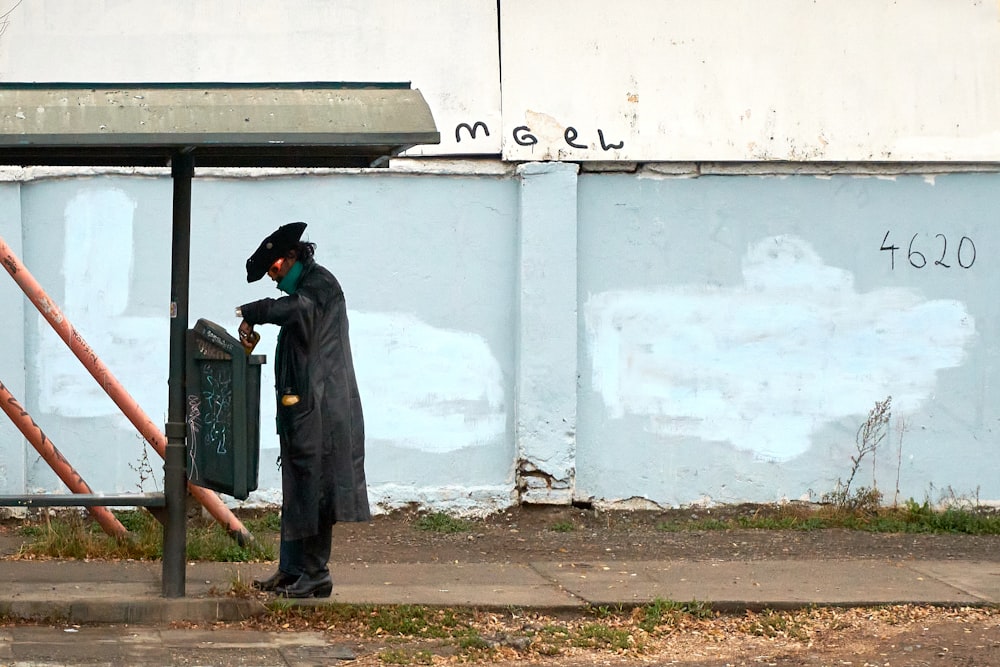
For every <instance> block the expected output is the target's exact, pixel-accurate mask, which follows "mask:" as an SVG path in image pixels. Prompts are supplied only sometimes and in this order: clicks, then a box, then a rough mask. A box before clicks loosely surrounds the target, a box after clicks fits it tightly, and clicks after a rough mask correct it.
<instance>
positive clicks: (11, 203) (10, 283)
mask: <svg viewBox="0 0 1000 667" xmlns="http://www.w3.org/2000/svg"><path fill="white" fill-rule="evenodd" d="M22 227H23V226H22V221H21V184H20V183H19V182H16V181H15V182H7V183H3V184H2V185H0V236H2V237H3V239H4V241H6V242H7V245H8V246H10V249H11V250H12V251H14V252H15V253H16V254H17V255H18V257H20V258H21V260H22V261H24V252H23V250H24V248H23V247H22V243H21V237H22ZM26 303H27V297H26V296H25V295H24V292H22V291H21V288H20V287H18V286H17V283H15V282H14V279H13V278H11V277H10V274H9V273H7V270H6V269H3V270H0V313H2V314H3V315H2V317H0V322H2V323H3V333H2V339H3V352H2V354H0V382H2V383H3V384H4V386H5V387H7V389H8V390H9V391H10V393H11V394H13V395H14V397H15V398H17V399H18V400H19V401H20V402H21V404H22V405H25V406H26V405H27V404H28V397H27V396H26V391H25V385H26V382H25V370H24V369H25V360H24V328H25V320H24V308H25V304H26ZM27 447H28V443H27V441H26V440H25V439H24V438H23V437H22V436H21V432H20V431H18V430H17V428H15V426H14V425H13V424H12V423H11V422H10V420H9V419H7V415H5V414H4V413H3V412H0V494H8V495H17V494H22V493H25V492H26V488H25V466H26V465H27V458H26V457H27V451H26V448H27ZM11 511H14V510H12V509H10V508H0V513H3V512H11Z"/></svg>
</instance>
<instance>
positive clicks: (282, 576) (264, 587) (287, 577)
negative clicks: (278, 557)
mask: <svg viewBox="0 0 1000 667" xmlns="http://www.w3.org/2000/svg"><path fill="white" fill-rule="evenodd" d="M298 579H299V578H298V577H297V576H296V575H294V574H288V573H287V572H282V571H281V570H278V571H277V572H275V573H274V574H272V575H271V576H270V577H268V578H267V579H254V580H253V584H252V586H253V587H254V588H256V589H257V590H258V591H276V590H278V589H279V588H284V587H285V586H289V585H291V584H294V583H295V582H296V581H298Z"/></svg>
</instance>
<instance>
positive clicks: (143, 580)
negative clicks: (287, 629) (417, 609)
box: [0, 558, 1000, 625]
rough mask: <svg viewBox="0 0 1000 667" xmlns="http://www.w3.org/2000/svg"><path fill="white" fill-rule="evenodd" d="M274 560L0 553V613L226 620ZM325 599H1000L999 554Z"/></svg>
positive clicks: (344, 591) (511, 572)
mask: <svg viewBox="0 0 1000 667" xmlns="http://www.w3.org/2000/svg"><path fill="white" fill-rule="evenodd" d="M273 568H274V565H273V564H257V563H255V564H247V563H189V564H188V565H187V576H186V587H185V588H186V590H185V596H184V597H183V598H173V599H167V598H164V597H163V596H162V595H161V587H162V585H161V575H162V565H161V564H160V563H159V562H151V563H150V562H105V561H90V562H82V561H54V560H40V561H23V560H0V616H7V617H13V618H34V619H51V620H59V621H62V622H66V623H74V624H91V623H129V624H140V625H141V624H157V623H165V622H170V621H192V622H205V621H234V620H239V619H242V618H247V617H249V616H251V615H254V614H258V613H261V612H263V611H264V605H263V603H262V602H261V601H260V600H256V599H243V598H237V597H230V596H227V595H226V592H227V591H229V590H230V589H231V588H232V586H233V585H234V584H236V583H239V582H243V583H248V582H249V581H250V580H251V579H253V578H254V577H259V576H262V575H264V576H266V575H268V574H270V573H271V571H272V570H273ZM331 573H332V575H333V579H334V592H333V596H332V597H330V598H328V599H321V600H304V601H297V603H298V604H308V605H313V604H316V605H322V604H329V603H348V604H413V605H434V606H452V607H468V606H471V607H477V608H482V609H491V608H492V609H507V608H512V607H514V608H516V607H523V608H533V609H538V610H544V611H566V610H573V609H582V608H584V607H586V606H588V605H590V606H595V607H596V606H604V605H607V606H616V605H623V606H625V607H630V606H635V605H641V604H644V603H647V602H651V601H653V600H655V599H657V598H661V599H665V600H666V599H669V600H676V601H685V602H686V601H691V600H698V601H700V602H706V603H710V604H711V605H712V607H713V608H714V609H717V610H732V611H743V610H747V609H765V608H766V609H792V608H799V607H807V606H813V605H819V606H828V605H829V606H870V605H884V604H905V603H912V604H927V605H947V606H982V605H995V604H1000V562H996V561H991V562H968V561H959V560H947V561H927V560H921V561H916V560H914V561H885V560H869V559H859V560H823V559H819V558H817V559H797V560H777V559H775V560H732V561H689V560H671V561H642V562H626V561H606V562H601V561H593V562H573V561H570V560H551V561H539V562H534V563H530V564H507V563H469V564H464V563H402V564H385V563H367V564H366V563H362V562H358V563H352V564H350V565H331Z"/></svg>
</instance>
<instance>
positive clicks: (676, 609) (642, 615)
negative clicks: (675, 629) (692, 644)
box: [632, 598, 714, 633]
mask: <svg viewBox="0 0 1000 667" xmlns="http://www.w3.org/2000/svg"><path fill="white" fill-rule="evenodd" d="M713 614H714V612H713V611H712V607H711V605H710V604H708V603H705V602H698V601H697V600H691V601H690V602H677V601H675V600H664V599H663V598H656V599H655V600H653V601H652V602H650V603H649V604H647V605H644V606H642V607H637V608H636V609H635V610H634V611H633V612H632V618H633V620H635V621H636V622H637V623H638V625H639V627H640V628H642V629H643V630H645V631H646V632H649V633H652V632H653V631H654V630H656V628H657V627H660V626H663V625H676V624H677V622H678V620H680V619H681V618H682V617H684V616H689V617H692V618H699V619H701V618H711V617H712V615H713Z"/></svg>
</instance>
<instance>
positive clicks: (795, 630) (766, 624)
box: [747, 609, 809, 641]
mask: <svg viewBox="0 0 1000 667" xmlns="http://www.w3.org/2000/svg"><path fill="white" fill-rule="evenodd" d="M747 631H748V632H749V633H750V634H752V635H756V636H758V637H767V638H769V639H772V638H774V637H788V638H790V639H795V640H798V641H807V640H808V639H809V635H808V633H807V632H806V630H805V628H804V626H803V624H802V621H801V620H800V619H797V618H796V617H794V616H793V615H791V614H782V613H778V612H776V611H773V610H771V609H765V610H764V611H763V612H761V613H759V614H749V627H748V628H747Z"/></svg>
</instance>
